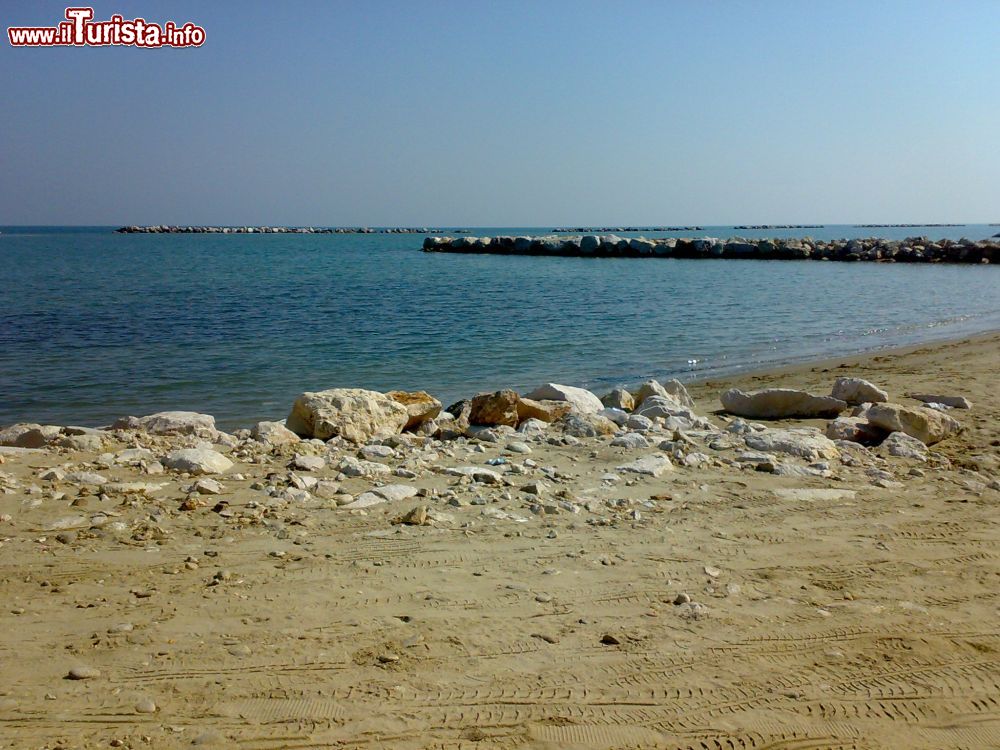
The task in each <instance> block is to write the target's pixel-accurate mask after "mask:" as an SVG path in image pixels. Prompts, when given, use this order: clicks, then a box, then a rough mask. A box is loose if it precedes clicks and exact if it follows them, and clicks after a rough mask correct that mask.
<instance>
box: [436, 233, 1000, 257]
mask: <svg viewBox="0 0 1000 750" xmlns="http://www.w3.org/2000/svg"><path fill="white" fill-rule="evenodd" d="M423 249H424V252H430V253H488V254H494V255H556V256H564V257H593V258H642V257H650V258H656V257H669V258H750V259H758V260H833V261H869V262H878V263H982V264H989V263H998V262H1000V242H998V241H996V240H992V239H991V240H978V241H973V240H969V239H960V240H948V239H941V240H936V241H935V240H930V239H928V238H927V237H909V238H907V239H905V240H887V239H879V238H874V237H871V238H866V239H850V240H847V239H841V240H814V239H811V238H808V237H807V238H804V239H761V240H754V239H745V238H742V237H733V238H730V239H727V240H722V239H718V238H714V237H698V238H681V239H677V238H674V237H670V238H658V239H647V238H645V237H637V238H635V237H634V238H622V237H619V236H617V235H614V234H611V235H595V234H589V235H587V234H585V235H582V236H579V237H555V236H543V237H472V236H465V237H448V236H435V237H426V238H425V239H424V244H423Z"/></svg>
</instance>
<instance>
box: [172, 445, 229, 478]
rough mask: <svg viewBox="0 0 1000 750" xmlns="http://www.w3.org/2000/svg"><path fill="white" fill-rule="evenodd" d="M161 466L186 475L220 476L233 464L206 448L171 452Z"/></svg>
mask: <svg viewBox="0 0 1000 750" xmlns="http://www.w3.org/2000/svg"><path fill="white" fill-rule="evenodd" d="M162 461H163V465H164V466H166V467H167V468H168V469H173V470H174V471H183V472H186V473H188V474H221V473H222V472H224V471H228V470H229V469H231V468H232V467H233V462H232V461H230V460H229V459H228V458H226V457H225V456H223V455H222V454H221V453H218V452H217V451H213V450H210V449H208V448H182V449H181V450H176V451H171V452H170V453H168V454H167V455H166V456H164V457H163V459H162Z"/></svg>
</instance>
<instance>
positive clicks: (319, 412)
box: [285, 388, 410, 443]
mask: <svg viewBox="0 0 1000 750" xmlns="http://www.w3.org/2000/svg"><path fill="white" fill-rule="evenodd" d="M409 419H410V413H409V412H408V411H407V409H406V407H405V406H403V405H402V404H400V403H399V402H397V401H395V400H393V399H391V398H389V397H388V396H386V395H385V394H384V393H378V392H377V391H367V390H364V389H362V388H333V389H330V390H326V391H318V392H315V393H311V392H307V393H303V394H302V395H301V396H299V397H298V398H297V399H296V400H295V403H294V404H293V405H292V411H291V413H290V414H289V415H288V419H287V420H285V426H286V427H287V428H288V429H289V430H291V431H292V432H294V433H295V434H296V435H299V436H301V437H306V438H318V439H320V440H329V439H330V438H332V437H334V436H340V437H342V438H344V439H345V440H348V441H350V442H352V443H364V442H366V441H368V440H371V439H372V438H385V437H389V436H390V435H398V434H399V433H400V432H402V430H403V427H405V426H406V424H407V422H408V421H409Z"/></svg>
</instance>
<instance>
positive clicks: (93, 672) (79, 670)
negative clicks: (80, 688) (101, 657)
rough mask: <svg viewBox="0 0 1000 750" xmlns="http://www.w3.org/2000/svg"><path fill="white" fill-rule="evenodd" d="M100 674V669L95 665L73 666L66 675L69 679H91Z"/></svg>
mask: <svg viewBox="0 0 1000 750" xmlns="http://www.w3.org/2000/svg"><path fill="white" fill-rule="evenodd" d="M100 676H101V670H99V669H97V668H96V667H86V666H80V667H73V668H72V669H70V670H69V674H67V675H66V677H68V678H69V679H71V680H93V679H96V678H97V677H100Z"/></svg>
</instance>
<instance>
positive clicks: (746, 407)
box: [720, 388, 847, 419]
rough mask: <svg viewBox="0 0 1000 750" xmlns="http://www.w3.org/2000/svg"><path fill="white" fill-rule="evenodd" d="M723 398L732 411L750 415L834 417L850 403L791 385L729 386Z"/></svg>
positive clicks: (759, 416)
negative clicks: (746, 389)
mask: <svg viewBox="0 0 1000 750" xmlns="http://www.w3.org/2000/svg"><path fill="white" fill-rule="evenodd" d="M720 400H721V401H722V406H723V407H724V408H725V410H726V411H727V412H729V413H730V414H735V415H736V416H739V417H748V418H750V419H788V418H791V417H800V418H808V417H826V418H834V417H836V416H838V415H839V414H840V412H842V411H844V409H846V408H847V403H846V402H845V401H841V400H840V399H839V398H833V397H832V396H815V395H813V394H811V393H807V392H805V391H797V390H793V389H790V388H768V389H766V390H762V391H750V392H744V391H741V390H740V389H739V388H730V389H729V390H728V391H726V392H725V393H723V394H722V396H720Z"/></svg>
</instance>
